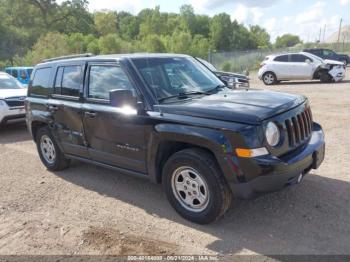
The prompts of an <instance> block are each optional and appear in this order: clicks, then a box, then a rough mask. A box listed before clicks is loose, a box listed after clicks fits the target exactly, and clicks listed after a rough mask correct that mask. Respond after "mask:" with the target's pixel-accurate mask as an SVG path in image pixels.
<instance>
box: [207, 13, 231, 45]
mask: <svg viewBox="0 0 350 262" xmlns="http://www.w3.org/2000/svg"><path fill="white" fill-rule="evenodd" d="M232 36H233V32H232V24H231V17H230V16H229V15H228V14H226V13H221V14H219V15H215V16H214V17H213V18H212V20H211V22H210V37H211V44H212V47H213V48H214V49H216V50H224V51H227V50H230V47H231V41H232Z"/></svg>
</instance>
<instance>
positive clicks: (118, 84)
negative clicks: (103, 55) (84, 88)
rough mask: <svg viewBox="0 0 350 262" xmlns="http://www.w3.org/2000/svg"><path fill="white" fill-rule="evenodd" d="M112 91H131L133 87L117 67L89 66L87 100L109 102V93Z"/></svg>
mask: <svg viewBox="0 0 350 262" xmlns="http://www.w3.org/2000/svg"><path fill="white" fill-rule="evenodd" d="M114 89H125V90H131V91H133V90H134V89H133V86H132V84H131V82H130V80H129V78H128V77H127V75H126V74H125V72H124V71H123V70H122V69H121V68H120V67H118V66H101V65H98V66H97V65H96V66H94V65H93V66H91V67H90V76H89V98H95V99H104V100H109V92H110V91H111V90H114Z"/></svg>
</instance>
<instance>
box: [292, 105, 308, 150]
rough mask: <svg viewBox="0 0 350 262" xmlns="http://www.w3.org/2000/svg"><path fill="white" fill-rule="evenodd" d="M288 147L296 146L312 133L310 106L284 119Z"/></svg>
mask: <svg viewBox="0 0 350 262" xmlns="http://www.w3.org/2000/svg"><path fill="white" fill-rule="evenodd" d="M285 125H286V130H287V135H288V141H289V147H292V148H294V147H296V146H299V145H301V144H302V143H303V142H305V141H306V140H308V139H309V138H310V136H311V133H312V114H311V110H310V108H307V109H306V110H305V111H304V112H302V113H300V114H298V115H296V116H294V117H292V118H290V119H287V120H285Z"/></svg>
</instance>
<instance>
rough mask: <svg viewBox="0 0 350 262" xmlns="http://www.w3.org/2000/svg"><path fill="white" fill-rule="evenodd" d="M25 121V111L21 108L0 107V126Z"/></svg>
mask: <svg viewBox="0 0 350 262" xmlns="http://www.w3.org/2000/svg"><path fill="white" fill-rule="evenodd" d="M24 120H25V109H24V107H23V106H21V107H8V106H7V105H2V106H0V125H4V124H6V123H8V122H18V121H24Z"/></svg>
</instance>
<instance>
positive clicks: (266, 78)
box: [262, 72, 277, 86]
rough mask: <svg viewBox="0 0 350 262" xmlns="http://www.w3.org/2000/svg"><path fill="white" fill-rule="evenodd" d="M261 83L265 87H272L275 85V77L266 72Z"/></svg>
mask: <svg viewBox="0 0 350 262" xmlns="http://www.w3.org/2000/svg"><path fill="white" fill-rule="evenodd" d="M262 79H263V82H264V84H265V85H268V86H270V85H274V84H276V83H277V77H276V75H275V74H274V73H272V72H266V73H265V74H264V75H263V78H262Z"/></svg>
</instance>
